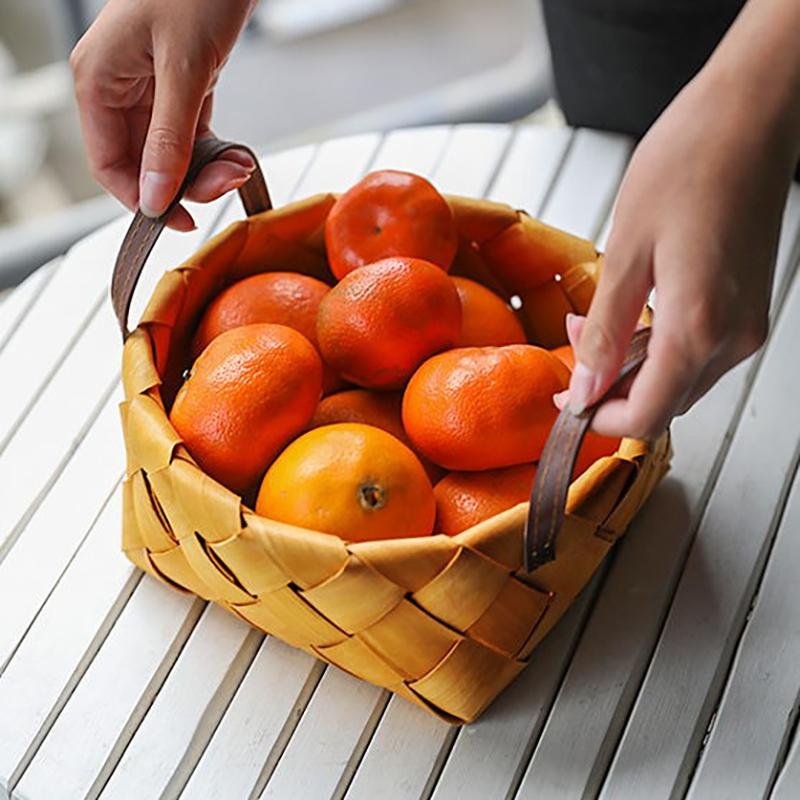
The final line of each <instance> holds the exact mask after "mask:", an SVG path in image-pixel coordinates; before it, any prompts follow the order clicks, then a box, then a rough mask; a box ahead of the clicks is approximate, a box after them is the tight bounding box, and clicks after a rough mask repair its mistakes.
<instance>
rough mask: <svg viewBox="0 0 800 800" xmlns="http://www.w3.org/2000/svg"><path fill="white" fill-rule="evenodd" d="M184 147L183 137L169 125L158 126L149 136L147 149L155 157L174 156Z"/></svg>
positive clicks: (152, 129)
mask: <svg viewBox="0 0 800 800" xmlns="http://www.w3.org/2000/svg"><path fill="white" fill-rule="evenodd" d="M184 145H185V143H184V140H183V137H182V136H181V135H180V134H179V133H178V132H177V131H176V130H174V129H173V128H170V127H169V126H167V125H156V126H154V127H152V128H151V129H150V130H149V132H148V134H147V148H148V150H149V151H150V153H151V154H152V155H155V156H160V155H164V156H174V155H175V154H176V153H178V152H181V151H183V149H184Z"/></svg>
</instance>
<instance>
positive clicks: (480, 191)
mask: <svg viewBox="0 0 800 800" xmlns="http://www.w3.org/2000/svg"><path fill="white" fill-rule="evenodd" d="M629 152H630V146H629V144H628V142H627V141H626V140H624V139H622V138H620V137H615V136H610V135H608V134H601V133H597V132H593V131H585V130H578V131H570V130H568V129H557V128H547V129H546V128H526V127H520V128H513V127H510V126H502V125H466V126H458V127H454V128H450V127H447V126H437V127H434V128H428V129H410V130H400V131H394V132H391V133H389V134H386V135H380V134H365V135H361V136H354V137H348V138H346V139H342V140H334V141H331V142H327V143H324V144H322V145H320V146H307V147H301V148H297V149H295V150H290V151H286V152H284V153H278V154H274V155H270V156H269V157H267V158H266V159H265V160H264V161H265V169H266V172H267V175H268V178H269V184H270V190H271V192H272V195H273V197H274V199H275V202H276V203H279V204H280V203H283V202H286V201H287V200H289V199H290V198H292V197H296V198H299V197H302V196H306V195H308V194H311V193H314V192H318V191H342V190H344V189H346V188H347V187H348V186H349V185H350V184H351V183H353V182H354V181H355V180H357V179H358V177H359V176H360V175H362V174H363V173H364V172H365V171H368V170H370V169H375V168H383V167H394V168H398V169H409V170H413V171H415V172H418V173H420V174H423V175H426V176H428V177H430V178H431V179H432V180H433V181H434V182H435V183H436V184H437V185H438V186H439V187H440V188H441V189H442V190H443V191H447V192H452V193H461V194H468V195H475V196H480V195H484V196H487V197H490V198H493V199H499V200H505V201H507V202H509V203H511V204H512V205H514V206H516V207H523V208H526V209H528V210H529V211H531V212H532V213H534V214H538V215H540V216H542V218H544V219H545V220H546V221H548V222H551V223H552V224H556V225H560V226H562V227H564V228H567V229H569V230H572V231H574V232H576V233H579V234H583V235H586V236H593V237H601V238H603V237H604V236H605V235H607V231H608V215H609V211H610V208H611V205H612V203H613V198H614V194H615V191H616V188H617V185H618V182H619V180H620V178H621V175H622V172H623V170H624V167H625V164H626V161H627V158H628V156H629ZM192 210H193V212H194V213H195V214H196V218H197V221H198V226H199V227H198V230H197V231H196V232H194V233H192V234H190V235H179V234H174V233H167V234H166V235H165V236H164V237H163V239H162V240H161V241H160V242H159V244H158V245H157V248H156V251H155V253H154V256H153V258H151V261H150V262H149V264H148V267H147V269H146V274H145V275H144V278H143V282H142V286H141V287H140V289H139V291H137V295H136V298H135V299H134V311H133V316H134V317H135V315H136V314H138V312H139V311H140V310H141V308H142V307H143V305H144V303H145V302H146V299H147V296H148V294H149V291H150V290H151V289H152V286H153V285H154V283H155V281H156V280H157V279H158V276H159V275H160V274H161V272H162V271H163V269H164V268H167V267H170V266H173V265H174V264H176V263H179V262H180V261H181V260H182V259H183V258H184V257H185V256H186V255H188V254H189V253H190V252H191V251H192V250H194V249H196V247H197V246H198V245H199V244H200V243H201V242H202V241H203V240H205V239H206V238H207V237H208V236H210V235H211V234H212V233H214V232H215V231H218V230H220V229H221V227H223V226H224V225H226V224H228V223H229V222H231V221H233V220H235V219H237V218H239V216H240V215H241V210H240V208H239V206H238V203H236V202H234V201H232V200H231V199H230V198H226V199H223V200H221V201H218V202H217V203H214V204H211V205H209V206H202V207H197V206H193V208H192ZM124 227H125V221H124V220H119V221H117V222H114V223H111V224H110V225H108V226H106V227H105V228H103V229H101V230H100V231H98V232H97V233H95V234H93V235H92V236H90V237H88V238H87V239H85V240H84V241H82V242H81V243H79V244H78V245H76V247H74V248H73V249H72V250H71V251H70V252H69V253H68V254H67V255H66V256H65V257H64V258H63V259H61V260H60V261H58V263H54V264H52V265H49V266H48V268H46V269H43V270H41V271H39V272H38V273H35V274H34V276H32V277H31V278H30V279H29V280H28V281H27V282H26V283H25V284H23V286H21V287H19V288H18V289H17V290H16V291H15V292H14V293H12V294H11V295H10V296H9V297H8V298H6V299H4V301H3V303H2V305H0V375H2V376H3V381H4V386H5V385H6V380H8V381H9V384H8V385H13V386H14V391H13V392H6V391H4V392H0V497H1V498H2V502H0V609H2V612H0V614H1V616H0V620H1V621H2V624H0V796H2V795H3V793H5V794H7V795H12V796H13V797H14V798H17V800H22V798H26V799H27V800H44V799H46V800H50V799H51V798H62V797H63V798H70V799H71V798H73V797H74V798H78V797H107V798H114V800H116V798H122V800H128V798H136V800H139V799H140V798H151V797H152V798H156V797H168V798H172V797H182V798H197V799H198V800H199V799H200V798H203V800H205V799H206V798H226V800H227V798H234V799H235V798H246V797H270V798H278V799H279V800H283V798H287V800H288V799H291V800H294V798H303V799H304V800H305V798H318V797H319V798H327V797H335V798H341V797H347V798H357V799H359V800H360V799H362V798H364V799H365V798H388V800H395V798H397V800H411V799H412V798H426V800H427V798H430V797H434V798H438V800H442V798H458V800H472V798H475V800H483V799H484V798H495V797H497V798H500V797H519V798H534V797H535V798H545V800H549V798H555V799H556V800H560V799H561V798H584V797H596V796H598V795H600V794H601V793H602V796H603V797H606V798H612V799H613V800H617V798H622V800H625V799H626V798H640V797H643V796H647V797H649V796H651V795H653V796H655V797H674V796H681V795H682V794H683V793H684V791H688V792H689V796H690V797H691V798H693V799H694V800H705V798H715V797H725V798H728V797H743V798H750V797H761V796H767V795H768V794H769V792H770V791H772V788H773V786H774V787H775V788H774V792H773V796H774V797H777V798H779V799H780V800H788V798H794V797H796V796H800V745H798V742H797V739H796V737H795V726H796V721H797V713H796V712H797V702H798V696H799V695H800V660H799V659H798V655H800V644H798V641H800V635H799V634H800V631H799V630H798V623H797V621H796V619H795V617H796V613H795V609H796V607H797V601H798V597H797V592H798V589H797V580H796V578H795V574H796V570H797V567H798V563H797V562H798V558H799V557H800V553H798V545H797V541H796V539H797V536H796V533H797V529H798V524H799V523H800V511H799V510H798V509H800V490H799V489H798V488H797V487H798V482H797V481H796V480H795V481H794V484H793V483H792V481H793V475H794V470H795V466H796V459H797V443H798V440H800V417H798V413H799V412H798V410H797V409H798V408H799V407H798V406H797V402H796V398H797V396H798V394H799V392H798V389H800V386H799V385H798V378H797V376H796V374H795V373H793V372H792V370H790V369H787V364H789V363H790V362H791V359H792V358H795V359H796V341H797V338H798V335H799V334H800V288H798V287H797V283H796V281H795V282H794V283H792V281H793V280H794V275H795V269H796V266H797V258H798V253H799V252H800V190H798V189H794V190H793V192H792V195H791V197H790V202H789V205H788V207H787V211H786V216H785V221H784V230H783V235H782V239H781V247H780V252H779V257H778V276H777V280H776V287H775V291H774V294H773V300H774V304H773V305H774V310H775V312H774V313H775V315H776V316H777V318H778V321H777V325H776V328H775V330H774V332H773V334H772V336H771V338H770V341H769V343H768V345H767V347H766V349H765V352H764V354H763V355H759V356H757V357H756V358H755V359H753V360H752V361H751V363H749V364H745V365H743V366H741V367H739V368H738V369H737V370H735V371H734V372H732V373H731V374H729V375H728V376H727V377H726V378H725V380H724V381H722V382H721V383H720V384H719V385H718V386H717V387H716V388H715V389H714V390H713V392H712V393H711V394H710V395H709V396H708V397H707V398H706V399H704V400H703V401H702V403H700V404H699V405H698V406H697V408H696V409H695V410H694V411H693V412H692V413H691V414H690V415H688V416H687V417H686V418H683V419H681V420H679V421H677V422H676V423H675V426H674V437H675V447H676V457H675V461H674V464H673V470H672V473H671V476H670V478H669V479H668V480H667V481H666V482H665V483H664V484H663V485H662V486H661V487H660V488H659V489H658V490H657V491H656V493H655V496H654V497H653V498H652V500H651V502H650V503H649V504H648V506H647V507H646V508H645V509H644V511H643V513H642V514H641V516H640V517H639V518H638V519H637V521H636V522H635V524H634V525H633V526H632V529H631V531H630V533H629V535H628V537H627V538H626V539H624V540H623V541H622V542H621V544H620V546H619V547H618V548H617V549H616V551H615V554H614V557H613V559H612V560H611V562H610V563H609V564H608V565H607V566H606V568H604V569H603V570H601V572H600V574H599V575H598V576H597V577H596V579H595V580H594V581H593V582H592V583H591V584H590V586H589V587H587V589H586V590H585V591H584V593H583V594H582V595H581V597H580V598H579V599H578V601H577V602H576V603H575V605H574V606H573V608H572V609H571V611H570V612H569V614H568V615H567V616H566V617H565V618H564V620H563V621H562V622H561V623H560V624H559V625H558V626H557V628H556V629H555V630H554V631H553V633H552V634H551V635H550V636H549V637H548V638H547V639H546V640H545V642H544V643H543V644H542V645H541V647H540V648H539V649H538V650H537V651H536V653H535V654H534V657H533V659H532V661H531V664H530V666H529V668H528V669H527V670H526V671H525V672H523V673H522V675H521V676H520V678H519V679H518V680H517V681H516V682H515V683H514V684H512V686H511V687H510V688H509V689H508V690H507V691H506V692H505V693H504V694H503V695H502V696H501V697H500V698H499V699H498V701H497V702H496V703H495V704H494V705H493V706H492V707H491V708H490V709H489V710H488V711H487V712H486V714H485V715H484V716H483V717H482V718H481V720H480V721H479V722H478V723H476V724H474V725H472V726H469V727H466V728H463V729H455V728H450V727H449V726H446V725H444V724H443V723H441V722H439V721H437V720H435V719H433V718H432V717H429V716H427V715H425V714H424V712H422V711H421V710H420V709H418V708H416V707H413V706H410V705H409V704H407V703H406V702H405V701H403V700H400V699H398V698H396V697H391V698H390V697H389V696H388V695H387V694H386V693H385V692H383V691H381V690H379V689H376V688H374V687H371V686H369V685H367V684H364V683H362V682H360V681H358V680H356V679H355V678H352V677H351V676H349V675H346V674H345V673H343V672H341V671H340V670H338V669H335V668H332V667H325V666H324V665H322V664H320V663H319V662H316V661H314V660H313V659H312V658H310V657H309V656H308V655H306V654H304V653H301V652H298V651H295V650H293V649H292V648H290V647H288V646H286V645H284V644H283V643H281V642H278V641H277V640H274V639H271V638H270V637H266V638H265V637H262V636H261V635H260V634H258V633H257V632H254V631H252V630H250V629H249V628H247V627H246V626H245V625H244V624H242V623H241V622H239V621H237V620H236V619H234V618H232V617H230V616H229V615H227V614H224V613H222V612H221V611H219V610H218V609H216V608H214V607H209V606H207V605H206V604H205V603H203V602H202V601H200V600H195V599H192V598H190V597H186V596H183V595H179V594H176V593H173V592H171V591H169V590H168V589H166V588H165V587H163V586H161V585H159V584H157V583H155V582H154V581H152V580H151V579H150V578H149V577H144V578H142V577H141V576H140V574H139V573H138V572H137V571H136V570H135V569H134V568H133V567H131V566H130V565H129V564H128V562H127V561H125V560H124V559H123V557H122V556H121V554H119V513H120V496H119V490H118V481H119V478H120V477H121V473H122V468H123V464H124V461H123V451H122V445H121V440H120V435H119V431H118V424H117V419H116V403H117V402H118V400H119V388H118V381H117V379H118V359H119V345H118V338H117V333H116V332H115V330H114V322H113V319H112V317H111V314H110V307H109V304H108V301H107V300H106V299H105V295H106V291H107V284H108V278H109V274H110V266H111V264H112V263H113V259H114V255H115V248H116V246H117V245H118V243H119V240H120V238H121V235H122V233H123V231H124ZM778 312H780V313H779V314H778ZM790 373H791V374H790ZM792 485H794V489H793V490H792V494H791V497H790V501H789V503H788V505H787V506H786V510H785V513H783V512H782V509H783V505H784V502H785V500H786V497H787V495H788V493H789V488H790V486H792ZM712 718H713V720H714V725H713V727H712V729H711V732H710V735H708V736H707V737H706V736H705V733H706V727H707V726H708V724H709V722H710V721H711V720H712ZM756 734H757V735H756ZM704 739H705V742H704Z"/></svg>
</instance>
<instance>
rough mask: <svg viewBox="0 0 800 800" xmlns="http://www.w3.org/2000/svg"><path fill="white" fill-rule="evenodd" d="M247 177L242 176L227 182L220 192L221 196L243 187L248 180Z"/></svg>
mask: <svg viewBox="0 0 800 800" xmlns="http://www.w3.org/2000/svg"><path fill="white" fill-rule="evenodd" d="M249 178H250V176H249V175H244V176H242V177H240V178H232V179H231V180H229V181H228V182H227V183H226V184H225V185H224V186H223V187H222V189H221V190H220V191H221V192H222V194H227V193H228V192H232V191H233V190H234V189H238V188H239V187H240V186H243V185H244V184H245V183H247V181H248V180H249Z"/></svg>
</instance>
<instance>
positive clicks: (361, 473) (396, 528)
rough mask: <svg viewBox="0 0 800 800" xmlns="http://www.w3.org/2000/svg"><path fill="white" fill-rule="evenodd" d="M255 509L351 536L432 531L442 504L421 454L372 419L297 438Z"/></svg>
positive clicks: (356, 538)
mask: <svg viewBox="0 0 800 800" xmlns="http://www.w3.org/2000/svg"><path fill="white" fill-rule="evenodd" d="M256 511H257V512H258V513H259V514H261V515H262V516H265V517H268V518H269V519H274V520H278V521H279V522H286V523H288V524H290V525H296V526H298V527H301V528H310V529H312V530H316V531H322V532H324V533H330V534H333V535H335V536H339V537H341V538H342V539H345V540H346V541H350V542H360V541H367V540H370V539H391V538H395V537H406V536H427V535H429V534H430V533H431V532H432V530H433V522H434V518H435V516H436V502H435V500H434V497H433V489H432V488H431V483H430V481H429V480H428V476H427V475H426V474H425V470H424V469H423V468H422V464H420V462H419V459H417V457H416V456H415V455H414V454H413V453H412V452H411V450H409V449H408V448H407V447H406V446H405V445H404V444H403V443H402V442H401V441H400V440H399V439H397V438H395V437H394V436H392V435H391V434H389V433H387V432H386V431H383V430H380V428H376V427H374V426H372V425H362V424H359V423H340V424H337V425H325V426H323V427H321V428H316V429H314V430H312V431H309V432H308V433H305V434H303V435H302V436H301V437H299V438H298V439H295V441H293V442H292V443H291V444H290V445H289V446H288V447H287V448H286V449H285V450H284V451H283V452H282V453H281V454H280V455H279V456H278V458H277V459H275V461H274V463H273V464H272V466H271V467H270V468H269V470H267V474H266V475H265V476H264V481H263V483H262V484H261V489H260V491H259V493H258V500H257V502H256Z"/></svg>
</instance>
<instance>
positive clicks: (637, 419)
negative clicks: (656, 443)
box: [626, 409, 667, 440]
mask: <svg viewBox="0 0 800 800" xmlns="http://www.w3.org/2000/svg"><path fill="white" fill-rule="evenodd" d="M626 427H627V429H628V436H630V437H633V438H634V439H644V440H647V439H655V438H657V437H658V436H660V435H661V433H663V431H664V429H665V428H666V427H667V423H665V422H664V421H662V420H660V419H656V418H655V417H654V416H653V415H652V414H650V413H648V412H647V411H644V410H639V409H637V410H633V411H631V413H630V415H629V417H628V424H627V426H626Z"/></svg>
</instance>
